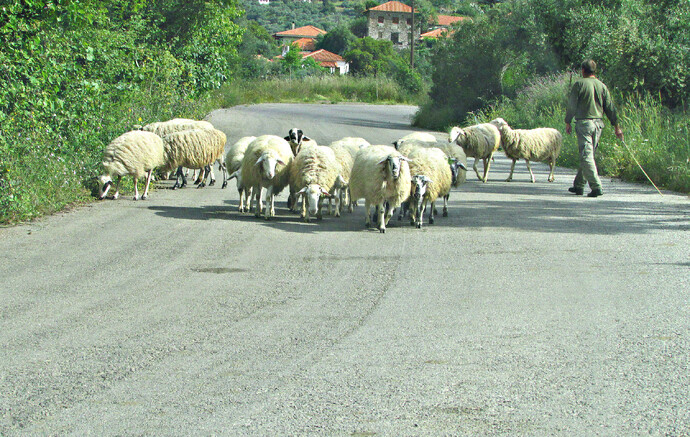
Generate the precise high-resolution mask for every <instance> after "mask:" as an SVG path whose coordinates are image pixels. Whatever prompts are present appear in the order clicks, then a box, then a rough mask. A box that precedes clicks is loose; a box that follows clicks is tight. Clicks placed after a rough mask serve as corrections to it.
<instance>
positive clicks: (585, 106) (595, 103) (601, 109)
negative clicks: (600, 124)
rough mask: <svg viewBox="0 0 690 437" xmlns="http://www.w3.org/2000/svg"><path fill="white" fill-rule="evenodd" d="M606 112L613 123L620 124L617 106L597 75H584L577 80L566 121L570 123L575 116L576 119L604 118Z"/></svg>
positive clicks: (570, 98) (572, 89) (572, 90)
mask: <svg viewBox="0 0 690 437" xmlns="http://www.w3.org/2000/svg"><path fill="white" fill-rule="evenodd" d="M604 114H606V117H607V118H608V119H609V121H610V122H611V124H612V125H614V126H616V125H617V124H618V115H617V114H616V108H615V106H614V105H613V99H612V98H611V94H610V93H609V89H608V88H606V85H604V83H603V82H602V81H600V80H599V79H597V78H595V77H582V78H580V79H578V80H576V81H575V83H574V84H573V87H572V88H571V89H570V97H569V99H568V109H567V111H566V113H565V122H566V123H570V122H571V121H572V119H573V117H575V119H576V120H581V119H593V118H595V119H596V118H598V119H603V118H604Z"/></svg>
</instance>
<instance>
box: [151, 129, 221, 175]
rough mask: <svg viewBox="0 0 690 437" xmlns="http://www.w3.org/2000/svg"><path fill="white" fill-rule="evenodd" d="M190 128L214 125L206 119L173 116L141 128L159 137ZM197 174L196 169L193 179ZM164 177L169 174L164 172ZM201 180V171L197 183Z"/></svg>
mask: <svg viewBox="0 0 690 437" xmlns="http://www.w3.org/2000/svg"><path fill="white" fill-rule="evenodd" d="M189 129H213V125H212V124H211V123H209V122H208V121H204V120H193V119H191V118H173V119H172V120H168V121H156V122H153V123H149V124H147V125H146V126H144V127H142V128H141V130H144V131H147V132H153V133H154V134H156V135H158V136H159V137H163V136H165V135H168V134H171V133H173V132H180V131H183V130H189ZM187 171H188V170H186V171H185V176H186V175H187ZM195 174H196V169H195V170H194V172H193V173H192V179H193V178H194V175H195ZM164 178H165V179H167V178H168V175H167V174H164ZM211 178H213V174H211ZM200 181H201V173H199V180H198V181H197V182H196V183H197V184H198V183H200Z"/></svg>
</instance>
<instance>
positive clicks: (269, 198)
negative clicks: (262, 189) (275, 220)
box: [264, 186, 275, 220]
mask: <svg viewBox="0 0 690 437" xmlns="http://www.w3.org/2000/svg"><path fill="white" fill-rule="evenodd" d="M274 199H275V196H274V195H273V186H270V187H268V188H267V189H266V212H265V214H264V218H265V219H266V220H270V219H271V217H273V216H274V215H275V211H274V210H273V200H274Z"/></svg>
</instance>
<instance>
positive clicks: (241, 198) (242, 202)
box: [239, 190, 245, 212]
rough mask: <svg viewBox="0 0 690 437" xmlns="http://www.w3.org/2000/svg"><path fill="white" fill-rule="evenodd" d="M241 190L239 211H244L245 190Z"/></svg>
mask: <svg viewBox="0 0 690 437" xmlns="http://www.w3.org/2000/svg"><path fill="white" fill-rule="evenodd" d="M239 192H240V206H239V211H240V212H244V193H245V190H239Z"/></svg>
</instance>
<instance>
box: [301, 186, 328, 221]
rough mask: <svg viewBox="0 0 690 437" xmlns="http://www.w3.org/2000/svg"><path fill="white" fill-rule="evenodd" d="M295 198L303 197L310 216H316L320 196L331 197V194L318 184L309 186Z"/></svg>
mask: <svg viewBox="0 0 690 437" xmlns="http://www.w3.org/2000/svg"><path fill="white" fill-rule="evenodd" d="M297 196H298V197H299V196H304V199H305V200H306V203H307V210H309V214H310V215H316V213H317V212H318V208H319V199H320V198H321V196H325V197H331V194H330V193H329V192H328V191H326V189H325V188H323V187H322V186H321V185H319V184H309V185H307V186H306V187H304V188H302V189H301V190H299V191H298V192H297Z"/></svg>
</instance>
